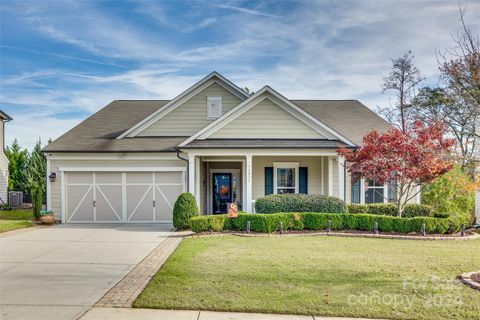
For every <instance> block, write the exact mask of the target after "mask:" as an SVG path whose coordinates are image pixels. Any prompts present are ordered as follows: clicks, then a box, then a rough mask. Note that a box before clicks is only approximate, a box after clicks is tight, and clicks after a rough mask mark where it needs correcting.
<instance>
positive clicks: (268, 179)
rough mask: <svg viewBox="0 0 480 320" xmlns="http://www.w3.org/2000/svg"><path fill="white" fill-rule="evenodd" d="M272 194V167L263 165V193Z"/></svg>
mask: <svg viewBox="0 0 480 320" xmlns="http://www.w3.org/2000/svg"><path fill="white" fill-rule="evenodd" d="M269 194H273V168H272V167H265V195H269Z"/></svg>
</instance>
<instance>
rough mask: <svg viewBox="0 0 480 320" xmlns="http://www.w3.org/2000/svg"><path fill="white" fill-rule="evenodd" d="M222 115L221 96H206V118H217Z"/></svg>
mask: <svg viewBox="0 0 480 320" xmlns="http://www.w3.org/2000/svg"><path fill="white" fill-rule="evenodd" d="M221 115H222V97H207V118H208V119H217V118H218V117H220V116H221Z"/></svg>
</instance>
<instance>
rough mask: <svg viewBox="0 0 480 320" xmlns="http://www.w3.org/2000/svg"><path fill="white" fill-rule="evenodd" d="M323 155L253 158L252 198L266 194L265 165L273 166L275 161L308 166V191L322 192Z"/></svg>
mask: <svg viewBox="0 0 480 320" xmlns="http://www.w3.org/2000/svg"><path fill="white" fill-rule="evenodd" d="M320 159H321V157H255V156H253V158H252V167H253V170H252V176H253V186H252V196H253V197H252V198H253V200H255V199H256V198H258V197H263V196H264V194H265V167H273V163H274V162H298V163H299V166H300V167H308V193H309V194H321V186H320V184H321V181H322V174H321V164H320Z"/></svg>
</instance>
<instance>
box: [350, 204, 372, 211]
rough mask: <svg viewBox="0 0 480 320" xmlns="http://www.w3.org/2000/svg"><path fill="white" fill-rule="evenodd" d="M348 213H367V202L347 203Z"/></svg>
mask: <svg viewBox="0 0 480 320" xmlns="http://www.w3.org/2000/svg"><path fill="white" fill-rule="evenodd" d="M347 211H348V213H368V205H367V204H358V203H349V204H347Z"/></svg>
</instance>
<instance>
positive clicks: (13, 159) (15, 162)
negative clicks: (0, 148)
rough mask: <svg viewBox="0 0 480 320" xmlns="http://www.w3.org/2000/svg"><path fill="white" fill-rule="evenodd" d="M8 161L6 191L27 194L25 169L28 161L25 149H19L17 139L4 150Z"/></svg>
mask: <svg viewBox="0 0 480 320" xmlns="http://www.w3.org/2000/svg"><path fill="white" fill-rule="evenodd" d="M5 155H6V156H7V159H8V174H9V179H8V189H10V190H15V191H22V192H27V177H26V173H25V171H26V168H27V161H28V151H27V149H23V150H22V149H21V147H20V145H19V144H18V141H17V139H15V140H14V141H13V143H12V145H11V146H9V147H7V148H6V149H5Z"/></svg>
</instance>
